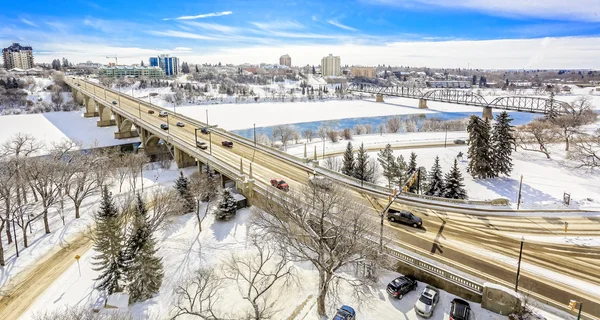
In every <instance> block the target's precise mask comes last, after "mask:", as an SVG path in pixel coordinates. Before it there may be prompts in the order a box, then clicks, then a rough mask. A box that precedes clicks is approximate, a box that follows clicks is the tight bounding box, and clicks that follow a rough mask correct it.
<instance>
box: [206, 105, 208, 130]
mask: <svg viewBox="0 0 600 320" xmlns="http://www.w3.org/2000/svg"><path fill="white" fill-rule="evenodd" d="M206 126H207V127H208V109H206Z"/></svg>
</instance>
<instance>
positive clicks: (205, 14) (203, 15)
mask: <svg viewBox="0 0 600 320" xmlns="http://www.w3.org/2000/svg"><path fill="white" fill-rule="evenodd" d="M232 13H233V12H231V11H222V12H211V13H204V14H199V15H195V16H181V17H177V18H164V19H163V20H194V19H204V18H209V17H220V16H227V15H230V14H232Z"/></svg>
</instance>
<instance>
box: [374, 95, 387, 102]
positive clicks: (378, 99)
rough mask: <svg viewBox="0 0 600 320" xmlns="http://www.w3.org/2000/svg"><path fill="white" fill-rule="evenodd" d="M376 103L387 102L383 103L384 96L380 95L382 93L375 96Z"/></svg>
mask: <svg viewBox="0 0 600 320" xmlns="http://www.w3.org/2000/svg"><path fill="white" fill-rule="evenodd" d="M375 102H385V101H383V95H382V94H380V93H378V94H377V95H376V96H375Z"/></svg>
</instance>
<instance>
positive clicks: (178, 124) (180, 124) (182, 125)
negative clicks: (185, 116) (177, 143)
mask: <svg viewBox="0 0 600 320" xmlns="http://www.w3.org/2000/svg"><path fill="white" fill-rule="evenodd" d="M177 126H178V127H182V128H183V127H185V124H184V123H183V122H177Z"/></svg>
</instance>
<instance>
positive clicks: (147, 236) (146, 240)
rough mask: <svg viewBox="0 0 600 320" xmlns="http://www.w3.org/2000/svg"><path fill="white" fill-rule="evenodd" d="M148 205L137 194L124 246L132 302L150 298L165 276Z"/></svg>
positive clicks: (128, 287)
mask: <svg viewBox="0 0 600 320" xmlns="http://www.w3.org/2000/svg"><path fill="white" fill-rule="evenodd" d="M147 213H148V209H147V208H146V204H145V203H144V201H143V200H142V197H141V196H140V195H139V194H138V195H137V205H136V212H135V217H134V221H133V222H132V226H131V228H130V230H131V232H130V234H129V238H128V241H127V248H126V249H125V272H126V276H127V280H128V282H129V284H128V286H127V291H128V292H129V303H134V302H137V301H144V300H148V299H149V298H151V297H152V295H154V294H155V293H157V292H158V291H159V290H160V286H161V285H162V279H163V276H164V272H163V266H162V261H161V260H162V259H161V258H159V257H157V256H156V253H157V251H158V249H156V248H155V246H156V243H155V240H154V237H153V236H152V232H151V231H150V229H149V222H148V215H147Z"/></svg>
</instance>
